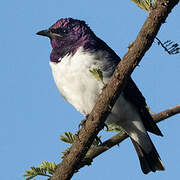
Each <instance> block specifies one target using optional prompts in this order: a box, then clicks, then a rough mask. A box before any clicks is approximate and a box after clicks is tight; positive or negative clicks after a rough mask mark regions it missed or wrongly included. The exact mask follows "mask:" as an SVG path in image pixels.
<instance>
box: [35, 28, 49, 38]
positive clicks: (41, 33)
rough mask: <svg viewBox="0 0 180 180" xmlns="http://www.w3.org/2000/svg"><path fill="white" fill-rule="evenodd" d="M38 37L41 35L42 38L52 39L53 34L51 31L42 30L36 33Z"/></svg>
mask: <svg viewBox="0 0 180 180" xmlns="http://www.w3.org/2000/svg"><path fill="white" fill-rule="evenodd" d="M36 34H37V35H40V36H46V37H49V38H50V37H51V32H50V30H42V31H39V32H37V33H36Z"/></svg>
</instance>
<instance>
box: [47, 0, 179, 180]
mask: <svg viewBox="0 0 180 180" xmlns="http://www.w3.org/2000/svg"><path fill="white" fill-rule="evenodd" d="M178 2H179V0H157V3H156V8H154V9H153V10H152V11H151V12H150V14H149V17H148V18H147V20H146V21H145V23H144V25H143V27H142V29H141V30H140V32H139V34H138V36H137V38H136V40H135V41H134V42H133V43H132V45H131V47H130V48H129V50H128V53H127V54H125V56H124V57H123V59H122V60H121V62H120V63H119V65H118V67H117V69H116V71H115V72H114V74H113V76H112V78H111V79H110V81H109V83H108V85H107V86H106V87H105V88H104V89H103V91H102V93H101V95H100V97H99V100H98V102H97V103H96V105H95V107H94V108H93V110H92V112H91V113H90V115H89V116H88V117H87V118H86V123H85V126H83V127H82V128H81V129H80V131H79V132H78V137H77V138H76V140H75V142H74V143H73V144H72V146H71V148H70V150H69V153H68V154H67V155H66V156H65V158H64V159H63V161H62V162H61V163H60V164H59V165H58V167H57V169H56V171H55V173H54V174H53V176H52V177H51V180H68V179H71V177H72V176H73V174H74V173H75V172H76V171H77V170H78V169H79V167H80V162H81V161H82V160H83V159H84V157H85V155H86V153H87V151H88V149H89V147H90V146H91V144H92V142H93V140H94V138H95V137H96V136H97V134H98V132H99V131H100V130H102V128H103V127H104V122H105V120H106V118H107V116H108V115H109V113H110V111H111V109H112V107H113V105H114V103H115V101H116V100H117V98H118V97H119V95H120V93H121V91H122V90H123V88H124V85H125V83H126V80H127V79H128V77H129V75H131V73H132V72H133V70H134V69H135V67H136V66H137V65H138V64H139V62H140V60H141V59H142V57H143V56H144V54H145V52H146V51H147V50H148V49H149V48H150V47H151V45H152V43H153V41H154V38H155V37H156V35H157V33H158V31H159V29H160V26H161V25H162V24H163V23H164V22H165V20H166V18H167V16H168V14H169V13H170V12H171V10H172V9H173V7H174V6H175V5H176V4H177V3H178Z"/></svg>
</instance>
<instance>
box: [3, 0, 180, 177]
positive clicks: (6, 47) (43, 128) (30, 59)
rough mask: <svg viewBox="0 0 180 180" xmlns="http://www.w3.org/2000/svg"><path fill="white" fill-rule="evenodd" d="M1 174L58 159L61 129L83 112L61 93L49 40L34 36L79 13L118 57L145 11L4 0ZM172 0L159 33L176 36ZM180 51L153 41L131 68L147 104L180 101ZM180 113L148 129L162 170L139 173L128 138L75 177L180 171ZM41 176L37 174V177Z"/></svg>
mask: <svg viewBox="0 0 180 180" xmlns="http://www.w3.org/2000/svg"><path fill="white" fill-rule="evenodd" d="M0 17H1V30H0V32H1V41H0V50H1V61H0V69H1V70H0V82H1V93H0V100H1V101H0V111H1V113H0V119H1V125H0V160H1V163H0V169H1V173H0V179H2V180H10V179H13V180H20V179H22V180H23V179H24V178H23V176H22V175H23V174H24V173H25V170H27V169H29V167H30V166H38V165H39V164H40V163H41V161H42V160H47V161H55V162H59V161H60V156H61V152H62V151H64V150H65V148H66V147H67V146H66V144H64V143H62V142H60V141H59V136H60V135H63V133H64V132H65V131H71V132H76V131H77V129H78V124H79V123H80V121H81V120H82V118H83V116H82V115H80V113H79V112H77V111H76V110H75V109H74V108H73V107H72V106H71V105H69V104H68V103H67V102H65V101H64V100H63V99H62V97H61V96H60V95H59V93H58V90H57V89H56V86H55V83H54V81H53V78H52V74H51V70H50V67H49V54H50V51H51V47H50V43H49V40H48V39H47V38H43V37H40V36H37V35H36V34H35V33H36V32H37V31H39V30H42V29H45V28H48V27H49V26H50V25H52V24H53V23H54V22H55V21H56V20H58V19H59V18H62V17H73V18H78V19H83V20H85V21H86V22H87V23H88V24H89V25H90V27H91V28H92V29H93V30H94V32H95V33H96V34H97V35H98V36H99V37H100V38H102V39H103V40H104V41H105V42H107V44H108V45H109V46H110V47H112V48H113V49H114V50H115V51H116V52H117V53H118V54H119V56H120V57H122V56H123V55H124V54H125V53H126V52H127V47H128V45H129V43H130V42H132V41H133V40H134V39H135V37H136V35H137V33H138V31H139V30H140V28H141V26H142V24H143V23H144V21H145V19H146V17H147V14H146V13H145V12H143V11H142V10H140V9H139V8H137V7H136V6H135V5H134V4H133V3H132V2H131V1H130V0H128V1H119V0H112V1H97V0H91V1H83V0H76V1H67V0H61V1H59V0H51V1H44V0H39V1H35V0H31V1H23V0H18V1H10V0H6V1H3V2H2V3H1V6H0ZM179 17H180V9H179V7H176V8H175V9H174V10H173V12H172V14H170V16H169V17H168V19H167V23H166V24H164V25H163V26H162V28H161V30H160V32H159V34H158V37H159V38H160V39H161V40H162V41H165V40H168V39H171V40H175V41H177V42H178V43H180V23H179ZM179 76H180V55H175V56H169V55H168V54H167V53H165V52H164V50H163V49H162V48H161V47H159V46H158V45H157V43H156V42H155V43H154V44H153V46H152V48H151V49H150V50H149V51H148V52H147V54H146V55H145V56H144V58H143V60H142V62H141V63H140V67H137V68H136V70H135V71H134V73H133V79H134V80H135V82H136V83H137V84H138V86H139V88H140V89H141V91H142V92H143V94H144V96H145V97H146V99H147V103H148V105H149V106H150V107H151V110H152V111H153V112H160V111H162V110H164V109H167V108H169V107H171V106H174V105H176V104H178V103H180V95H179V92H180V83H179ZM179 119H180V115H177V116H174V117H172V118H170V119H168V120H166V121H164V122H162V123H160V124H159V127H160V128H161V130H162V132H163V134H164V137H163V138H161V137H155V136H152V139H153V142H154V144H155V145H156V147H157V149H158V151H159V153H160V155H161V158H162V160H163V162H164V164H165V167H166V171H165V172H158V173H150V174H149V175H144V174H143V173H142V172H141V169H140V166H139V162H138V159H137V156H136V153H135V150H134V149H133V146H132V144H131V143H130V141H129V140H126V141H125V142H123V143H122V144H120V146H119V147H118V146H116V147H114V148H112V149H111V150H110V151H108V152H106V153H104V154H102V155H101V156H99V157H98V158H97V159H95V160H94V163H93V165H92V166H90V167H85V168H83V169H81V170H80V171H79V172H78V173H77V174H75V175H74V177H73V178H72V179H73V180H84V179H86V180H90V179H97V180H102V179H103V180H106V179H107V180H108V179H110V178H111V179H126V180H134V179H138V180H141V179H146V180H152V179H153V180H159V179H163V180H169V179H170V178H171V179H177V178H178V177H180V171H179V161H180V156H179V154H180V141H179V136H180V135H179V127H180V121H179ZM37 179H43V178H36V180H37Z"/></svg>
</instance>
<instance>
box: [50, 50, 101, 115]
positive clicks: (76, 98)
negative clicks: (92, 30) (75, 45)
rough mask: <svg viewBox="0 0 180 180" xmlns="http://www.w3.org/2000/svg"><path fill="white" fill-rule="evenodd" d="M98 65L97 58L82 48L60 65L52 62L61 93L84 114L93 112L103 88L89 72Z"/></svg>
mask: <svg viewBox="0 0 180 180" xmlns="http://www.w3.org/2000/svg"><path fill="white" fill-rule="evenodd" d="M98 65H99V62H98V61H97V59H96V57H95V56H94V55H92V54H90V53H87V52H84V51H83V49H82V48H79V49H78V50H77V52H76V53H75V54H74V55H67V56H65V57H63V58H62V59H61V61H60V62H59V63H54V62H50V66H51V68H52V73H53V77H54V80H55V83H56V85H57V87H58V90H59V92H60V93H61V95H62V96H63V97H64V98H65V99H66V100H67V101H68V102H69V103H71V104H72V105H73V106H74V107H75V108H76V109H77V110H78V111H80V112H81V113H83V114H89V113H90V112H91V110H92V108H93V106H94V105H95V103H96V101H97V98H98V96H99V94H100V93H101V89H102V87H103V84H102V83H101V82H99V81H97V80H96V79H95V77H94V76H93V75H92V74H91V73H90V71H89V70H90V69H94V68H98Z"/></svg>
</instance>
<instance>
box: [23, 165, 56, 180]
mask: <svg viewBox="0 0 180 180" xmlns="http://www.w3.org/2000/svg"><path fill="white" fill-rule="evenodd" d="M56 167H57V164H56V163H54V162H47V161H42V164H41V165H40V167H34V166H33V167H31V168H30V169H29V170H27V171H26V174H25V175H24V177H26V180H30V179H33V178H34V177H36V176H46V177H51V176H52V174H53V173H54V171H55V169H56Z"/></svg>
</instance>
